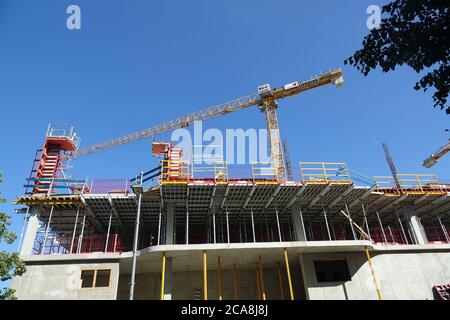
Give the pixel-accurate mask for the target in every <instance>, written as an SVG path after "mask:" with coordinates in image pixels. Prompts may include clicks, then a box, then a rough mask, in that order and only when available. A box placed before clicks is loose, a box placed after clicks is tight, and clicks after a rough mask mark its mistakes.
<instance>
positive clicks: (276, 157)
mask: <svg viewBox="0 0 450 320" xmlns="http://www.w3.org/2000/svg"><path fill="white" fill-rule="evenodd" d="M327 84H334V85H335V86H336V87H342V86H343V85H344V79H343V77H342V71H341V70H340V69H338V70H335V71H330V72H328V73H325V74H321V75H320V76H318V77H314V78H312V79H311V80H308V81H303V82H298V81H296V82H291V83H288V84H286V85H285V86H283V87H279V88H273V89H272V88H271V86H270V85H269V84H264V85H262V86H259V87H258V92H257V93H254V94H251V95H248V96H243V97H240V98H237V99H235V100H231V101H228V102H225V103H222V104H218V105H215V106H213V107H210V108H207V109H203V110H200V111H197V112H194V113H190V114H187V115H185V116H182V117H179V118H176V119H174V120H171V121H168V122H165V123H162V124H159V125H156V126H153V127H151V128H148V129H145V130H142V131H139V132H136V133H133V134H129V135H126V136H123V137H120V138H117V139H113V140H109V141H106V142H103V143H99V144H95V145H92V146H89V147H86V148H83V149H80V150H78V151H74V152H73V153H72V154H71V157H72V158H78V157H81V156H84V155H87V154H90V153H93V152H98V151H102V150H105V149H108V148H112V147H116V146H118V145H122V144H126V143H129V142H133V141H137V140H140V139H144V138H147V137H152V136H156V135H159V134H162V133H165V132H168V131H171V130H175V129H178V128H184V127H187V126H189V125H190V124H191V123H192V122H194V121H200V120H207V119H211V118H215V117H218V116H221V115H224V114H228V113H231V112H234V111H238V110H242V109H246V108H248V107H251V106H259V109H260V110H261V111H262V112H264V113H265V118H266V126H267V130H268V139H269V146H270V153H271V159H272V163H273V165H274V169H275V173H276V176H277V178H278V180H279V181H284V180H285V179H286V170H285V167H284V164H283V153H282V146H281V139H280V129H279V124H278V117H277V112H276V109H277V108H278V104H277V100H280V99H284V98H287V97H290V96H295V95H297V94H299V93H302V92H305V91H308V90H311V89H314V88H318V87H321V86H324V85H327Z"/></svg>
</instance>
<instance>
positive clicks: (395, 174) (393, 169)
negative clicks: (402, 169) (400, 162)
mask: <svg viewBox="0 0 450 320" xmlns="http://www.w3.org/2000/svg"><path fill="white" fill-rule="evenodd" d="M381 145H382V146H383V150H384V155H385V156H386V161H387V163H388V165H389V168H390V169H391V172H392V177H393V178H394V182H395V186H396V187H397V188H401V183H400V179H399V178H398V172H397V167H396V166H395V163H394V160H392V157H391V153H390V152H389V149H388V146H387V144H386V143H382V144H381Z"/></svg>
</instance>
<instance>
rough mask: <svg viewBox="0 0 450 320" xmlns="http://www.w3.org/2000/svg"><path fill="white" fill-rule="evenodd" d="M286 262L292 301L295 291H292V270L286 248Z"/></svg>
mask: <svg viewBox="0 0 450 320" xmlns="http://www.w3.org/2000/svg"><path fill="white" fill-rule="evenodd" d="M284 262H285V263H286V273H287V277H288V284H289V294H290V295H291V300H294V290H293V289H292V280H291V270H290V268H289V258H288V254H287V250H286V248H284Z"/></svg>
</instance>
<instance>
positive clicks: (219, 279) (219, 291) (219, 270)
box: [217, 256, 223, 300]
mask: <svg viewBox="0 0 450 320" xmlns="http://www.w3.org/2000/svg"><path fill="white" fill-rule="evenodd" d="M217 295H218V298H219V300H222V299H223V296H222V268H221V265H220V256H217Z"/></svg>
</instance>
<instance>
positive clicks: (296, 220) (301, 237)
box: [291, 202, 307, 241]
mask: <svg viewBox="0 0 450 320" xmlns="http://www.w3.org/2000/svg"><path fill="white" fill-rule="evenodd" d="M291 216H292V223H293V224H294V229H295V234H296V235H297V241H307V239H306V232H305V225H304V222H303V217H302V211H301V207H300V202H295V203H294V204H293V206H292V209H291Z"/></svg>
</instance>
